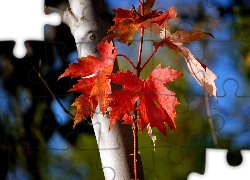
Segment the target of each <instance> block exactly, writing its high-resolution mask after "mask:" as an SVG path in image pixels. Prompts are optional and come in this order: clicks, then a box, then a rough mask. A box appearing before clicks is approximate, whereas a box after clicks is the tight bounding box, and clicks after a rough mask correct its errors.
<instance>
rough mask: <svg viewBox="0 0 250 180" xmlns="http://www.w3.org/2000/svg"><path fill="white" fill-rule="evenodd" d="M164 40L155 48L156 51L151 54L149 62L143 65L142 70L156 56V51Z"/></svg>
mask: <svg viewBox="0 0 250 180" xmlns="http://www.w3.org/2000/svg"><path fill="white" fill-rule="evenodd" d="M163 43H164V42H161V43H160V44H159V45H158V46H157V47H156V48H155V50H154V52H153V53H152V54H151V56H150V57H149V58H148V60H147V62H146V63H145V64H144V65H143V66H142V68H141V71H142V70H143V69H144V67H145V66H146V65H147V64H148V62H149V61H150V59H151V58H152V57H153V56H154V54H155V53H156V51H157V50H158V48H159V47H160V46H161V45H162V44H163Z"/></svg>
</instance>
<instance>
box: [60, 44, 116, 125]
mask: <svg viewBox="0 0 250 180" xmlns="http://www.w3.org/2000/svg"><path fill="white" fill-rule="evenodd" d="M97 50H98V51H99V52H100V54H101V57H99V58H98V57H94V56H87V57H81V58H78V59H77V61H78V63H73V64H70V65H69V68H67V69H66V70H65V72H64V73H63V74H62V75H61V76H60V77H59V79H60V78H62V77H65V76H70V77H71V78H74V77H78V76H80V77H81V79H79V80H78V84H75V85H74V86H73V87H72V88H71V90H70V91H81V92H82V95H80V96H79V97H78V98H77V99H76V100H75V102H74V103H73V104H72V106H76V107H77V109H76V112H75V113H76V116H75V122H74V127H75V126H76V124H77V123H79V122H81V121H82V119H87V117H88V116H91V117H93V116H94V113H95V110H96V107H97V105H98V104H99V105H100V109H101V111H102V113H103V114H105V112H106V110H107V108H108V105H109V102H110V100H111V99H110V97H108V95H109V94H111V85H110V81H111V80H110V79H108V75H110V74H111V73H112V71H113V65H114V60H115V58H116V52H117V47H116V48H115V49H114V50H113V43H112V42H110V43H108V42H101V43H99V44H98V45H97ZM89 75H92V77H86V76H89Z"/></svg>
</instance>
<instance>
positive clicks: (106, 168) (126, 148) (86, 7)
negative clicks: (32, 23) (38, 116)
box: [45, 0, 144, 180]
mask: <svg viewBox="0 0 250 180" xmlns="http://www.w3.org/2000/svg"><path fill="white" fill-rule="evenodd" d="M69 4H70V8H68V9H67V10H65V11H61V10H55V9H54V8H50V7H45V13H51V12H58V13H60V14H61V15H62V21H63V23H65V24H67V25H68V26H69V28H70V30H71V33H72V35H73V36H74V38H75V42H76V46H77V51H78V56H79V57H83V56H87V55H92V56H99V53H98V51H97V50H96V47H97V44H98V43H99V42H100V41H101V40H102V38H104V37H105V36H106V35H107V31H108V30H109V29H110V21H109V19H108V18H105V16H104V14H105V13H106V12H107V9H106V5H105V3H104V1H103V0H94V1H93V0H69ZM117 69H118V65H117V61H116V63H115V68H114V71H117ZM112 88H114V87H112ZM92 124H93V128H94V131H95V136H96V140H97V143H98V147H99V152H100V157H101V162H102V168H103V172H104V176H105V179H106V180H111V179H114V180H124V179H125V180H130V179H133V177H134V166H133V155H132V154H133V134H132V129H131V126H130V125H124V124H121V122H117V123H116V124H115V125H114V126H113V127H112V129H111V130H110V131H108V129H109V117H108V115H105V116H103V115H102V114H101V112H100V110H99V107H97V110H96V113H95V115H94V117H93V119H92ZM138 164H139V177H140V180H143V179H144V177H143V171H142V165H141V160H140V159H139V163H138Z"/></svg>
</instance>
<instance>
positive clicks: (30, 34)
mask: <svg viewBox="0 0 250 180" xmlns="http://www.w3.org/2000/svg"><path fill="white" fill-rule="evenodd" d="M1 7H2V11H1V12H0V17H2V18H1V21H0V23H1V24H4V26H3V27H2V28H1V33H0V39H1V41H9V40H15V43H16V45H15V48H14V55H15V56H16V57H18V58H23V57H24V56H25V54H26V48H25V47H24V42H25V41H26V40H33V39H34V40H40V41H44V32H43V31H41V29H42V28H43V27H44V24H47V23H48V24H54V25H58V24H59V22H60V16H59V15H58V14H55V13H53V14H51V15H49V16H44V8H43V7H44V2H43V1H42V0H41V1H40V2H39V1H32V0H24V1H18V0H10V1H5V2H3V1H2V2H1ZM20 7H22V8H20ZM13 13H15V15H13ZM37 18H38V19H39V21H38V20H37ZM30 24H32V26H30ZM28 27H29V29H27V28H28ZM7 35H8V36H7Z"/></svg>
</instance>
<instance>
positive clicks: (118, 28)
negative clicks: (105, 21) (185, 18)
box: [103, 0, 177, 45]
mask: <svg viewBox="0 0 250 180" xmlns="http://www.w3.org/2000/svg"><path fill="white" fill-rule="evenodd" d="M154 3H155V0H147V1H146V2H145V3H144V4H143V5H142V4H140V6H139V7H138V8H137V11H136V10H135V8H134V6H133V7H132V8H131V10H124V9H121V8H118V9H113V10H112V11H114V12H115V13H116V17H115V18H114V21H115V25H114V26H112V27H111V29H110V30H109V32H110V34H109V35H108V36H106V37H105V38H104V39H103V40H104V41H105V40H111V39H114V38H117V41H119V42H121V43H127V44H128V45H130V44H131V43H132V42H133V40H134V32H135V31H136V33H137V32H138V29H139V28H144V29H149V30H150V29H151V26H152V24H158V25H160V26H162V25H163V24H164V23H166V22H168V20H169V19H171V18H174V17H176V16H177V13H176V11H174V10H173V8H174V7H172V8H170V9H169V10H168V11H166V12H165V13H163V14H161V13H160V12H159V11H158V10H151V8H152V7H153V5H154ZM142 6H143V9H144V12H142Z"/></svg>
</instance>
